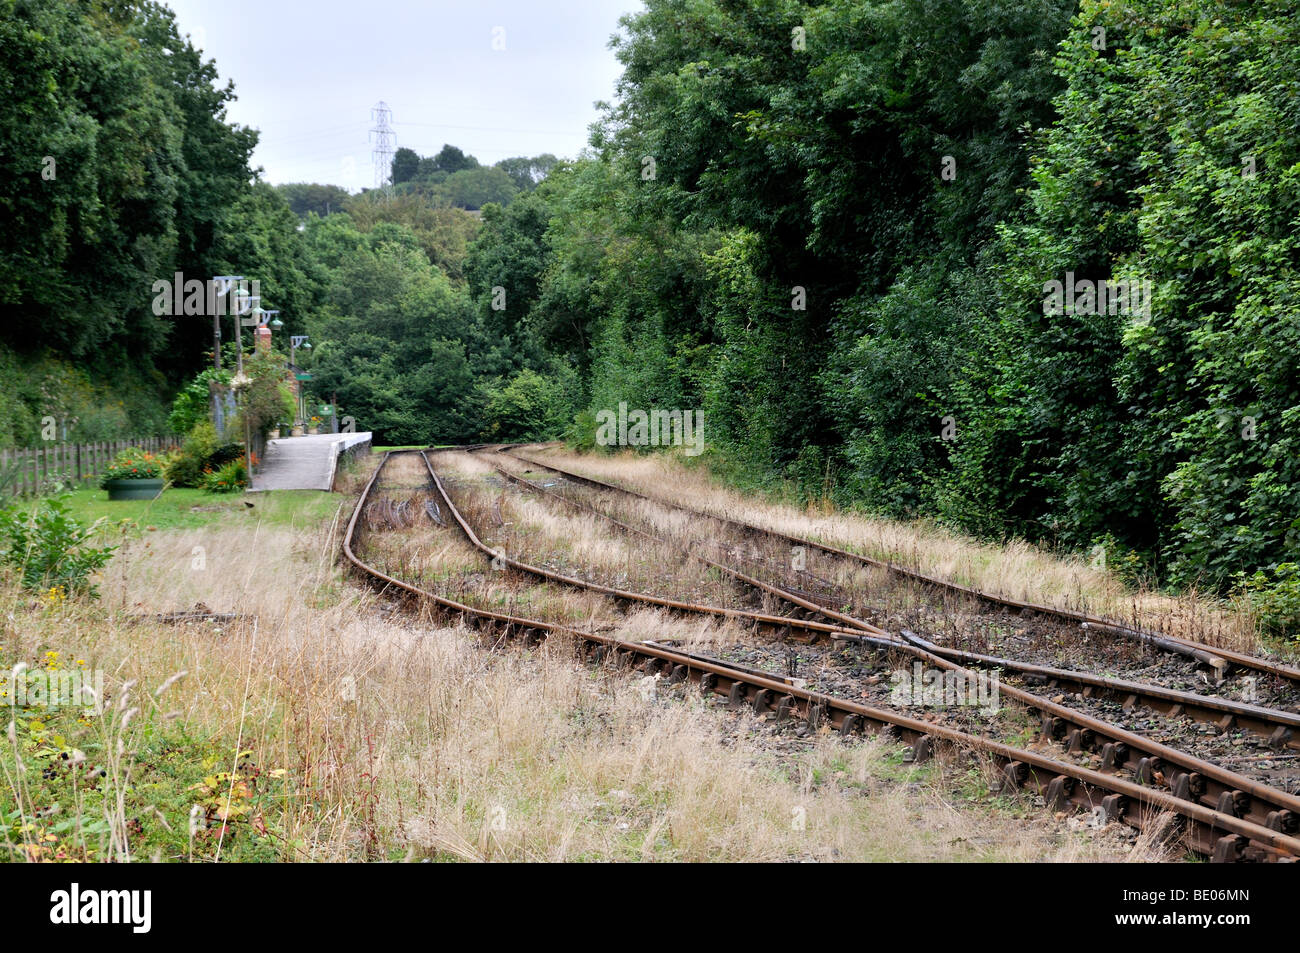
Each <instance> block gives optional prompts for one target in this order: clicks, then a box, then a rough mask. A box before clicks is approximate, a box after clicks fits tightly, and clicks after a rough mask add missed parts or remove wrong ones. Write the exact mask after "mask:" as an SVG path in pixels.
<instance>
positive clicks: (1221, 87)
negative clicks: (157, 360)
mask: <svg viewBox="0 0 1300 953" xmlns="http://www.w3.org/2000/svg"><path fill="white" fill-rule="evenodd" d="M0 3H3V4H5V5H7V6H8V7H9V8H10V9H11V10H12V11H14V12H16V13H17V14H18V16H16V17H10V18H8V19H7V20H5V21H4V25H3V27H0V29H3V31H4V32H3V35H2V36H0V39H2V40H3V42H2V43H0V75H3V76H4V78H5V79H6V80H7V81H9V82H10V84H11V86H12V87H13V88H14V89H15V90H16V93H15V97H16V99H17V100H18V101H21V102H23V103H27V104H28V105H27V106H26V107H25V108H24V109H20V110H17V111H16V112H15V113H14V115H13V116H12V117H9V116H7V117H6V119H5V120H4V122H3V123H0V127H3V128H0V136H3V140H2V141H0V146H3V148H0V162H3V163H6V164H7V165H6V177H5V180H4V184H3V185H0V189H4V190H5V191H3V192H0V208H4V209H5V210H6V214H7V215H9V216H10V217H11V218H12V219H13V221H14V223H15V227H14V228H12V229H10V230H7V232H6V235H5V236H0V271H2V272H3V274H0V287H4V288H5V290H4V292H2V293H4V294H5V295H6V298H5V301H6V302H7V303H9V304H10V305H16V310H17V312H18V314H19V315H20V316H22V317H24V318H26V319H28V321H29V322H30V324H29V323H27V322H19V323H16V324H14V325H12V326H10V328H9V330H7V331H6V332H5V335H6V336H5V341H6V343H7V344H8V346H9V347H10V348H11V349H13V350H14V351H16V352H17V351H21V352H22V353H23V354H24V355H29V356H30V355H32V354H34V353H35V350H34V349H38V348H53V349H55V350H57V351H58V353H59V354H60V355H66V356H69V357H71V358H74V359H75V358H77V357H78V356H79V355H84V356H87V361H88V362H92V360H91V358H89V355H90V354H91V353H92V351H93V352H96V353H99V352H100V351H101V350H103V353H106V354H112V353H114V351H113V348H114V347H116V348H117V349H118V351H117V353H120V352H121V350H122V349H123V348H126V347H128V346H131V347H138V348H139V349H140V350H139V353H142V354H145V355H149V354H157V353H158V352H159V349H160V347H161V346H162V344H161V342H163V341H165V340H170V338H169V337H168V335H169V334H170V335H171V337H172V338H176V339H177V340H180V341H184V342H191V343H190V344H186V345H185V346H182V347H179V348H178V349H177V350H176V352H175V353H176V355H177V358H176V359H177V360H178V361H182V360H183V361H184V362H185V370H186V374H187V375H192V374H193V373H195V372H196V371H197V370H199V368H200V366H201V363H200V361H199V360H198V358H199V357H200V356H201V350H202V347H204V346H208V345H209V344H210V334H211V329H210V326H209V327H207V328H204V327H203V326H202V324H203V322H202V321H200V320H196V321H190V322H189V323H188V324H187V323H184V322H182V321H180V320H179V319H176V320H174V321H173V322H172V326H171V330H170V331H167V330H166V328H165V327H164V326H162V325H161V323H160V322H159V320H158V319H157V318H155V317H154V316H153V315H152V314H149V313H148V311H147V308H146V306H145V299H142V300H141V301H136V299H135V298H132V297H131V295H133V294H135V291H133V290H131V289H134V288H138V287H139V284H140V282H141V281H143V280H144V279H145V278H146V277H147V276H151V275H154V274H156V273H161V274H166V273H167V272H168V271H169V270H170V269H171V268H172V267H173V265H176V266H177V267H179V266H180V263H184V266H185V267H186V268H187V269H188V268H191V267H192V268H194V269H195V270H196V271H197V273H199V274H205V275H206V274H217V273H223V272H224V273H242V274H245V275H249V276H256V277H259V278H260V279H261V280H262V292H263V296H264V298H265V299H266V301H265V302H264V303H269V305H270V306H272V307H277V308H280V309H282V312H283V319H284V320H285V322H286V325H287V327H286V329H285V332H283V333H282V334H281V335H280V337H278V338H277V341H278V342H280V341H283V338H284V336H285V335H287V334H288V333H310V335H311V338H312V341H313V343H314V348H313V350H312V351H311V352H310V353H309V354H308V353H304V352H302V351H300V352H299V353H298V355H297V362H298V364H299V365H300V369H306V370H309V371H310V372H311V373H312V375H313V380H312V382H311V384H310V388H309V389H310V394H311V397H312V400H313V401H315V402H322V401H331V400H333V399H334V398H335V397H336V398H337V403H338V405H339V408H340V411H341V413H342V414H344V415H346V416H350V417H352V418H354V421H355V425H356V427H357V428H359V429H367V430H373V431H375V433H376V442H378V443H383V444H412V443H422V442H439V443H445V442H455V441H472V440H478V439H483V438H485V437H486V438H492V439H502V440H508V439H533V438H540V437H550V436H556V435H559V434H560V433H562V432H565V431H567V432H568V434H569V435H570V436H571V437H572V438H573V439H575V440H577V441H578V442H579V443H580V444H582V445H586V446H591V445H594V442H595V432H596V421H597V414H598V413H599V412H600V411H611V410H613V409H615V408H617V407H618V406H619V405H620V404H623V403H625V404H627V405H628V406H630V407H637V408H667V409H694V410H700V411H702V412H703V415H704V421H705V425H704V431H703V435H704V440H705V443H706V445H707V447H708V450H709V452H710V453H711V454H712V455H713V458H712V459H713V462H714V463H715V464H717V465H720V466H724V467H728V468H730V469H731V470H732V472H737V473H741V472H743V473H745V474H748V475H749V477H750V478H751V479H757V480H760V481H769V482H773V483H775V482H778V481H786V482H787V483H792V484H793V485H794V486H795V487H796V488H797V489H798V491H799V492H800V493H801V494H803V495H804V496H805V497H820V496H825V495H830V496H832V497H834V498H835V499H836V500H838V501H839V502H841V503H844V504H851V505H859V506H863V507H866V508H869V509H871V510H873V511H877V512H881V513H885V514H889V515H895V516H926V517H932V518H936V519H940V520H943V521H945V522H947V523H948V524H950V525H953V526H957V527H960V528H963V529H966V530H969V531H973V532H976V533H979V534H981V535H986V536H990V537H995V538H999V537H1009V536H1018V537H1026V538H1029V539H1033V540H1036V541H1041V542H1044V543H1046V544H1049V545H1060V546H1064V547H1069V548H1074V549H1091V548H1092V547H1094V546H1097V545H1101V546H1104V548H1105V551H1106V553H1107V558H1108V560H1110V561H1111V563H1112V564H1113V565H1121V566H1123V567H1124V572H1125V573H1126V574H1127V575H1129V576H1130V577H1131V576H1134V575H1138V574H1143V575H1149V576H1151V577H1153V578H1156V579H1158V580H1159V581H1161V582H1168V583H1173V584H1180V585H1181V584H1189V583H1193V582H1201V583H1208V584H1210V585H1214V586H1221V587H1227V586H1230V585H1232V584H1233V582H1234V580H1237V581H1240V582H1241V583H1242V584H1245V585H1247V586H1248V587H1249V588H1250V589H1251V591H1252V592H1253V593H1255V596H1256V597H1257V598H1256V601H1257V602H1258V603H1259V604H1261V605H1264V604H1268V605H1271V606H1272V607H1273V608H1272V609H1271V610H1270V611H1271V612H1272V613H1273V615H1274V616H1278V617H1285V616H1286V613H1287V612H1289V611H1290V609H1289V608H1288V606H1289V605H1290V603H1289V602H1288V601H1287V600H1288V599H1289V595H1288V593H1289V592H1290V591H1291V589H1293V588H1294V571H1293V569H1291V568H1290V567H1291V566H1292V565H1293V564H1295V563H1297V562H1300V554H1298V553H1297V549H1300V469H1297V464H1296V462H1295V460H1296V454H1295V452H1294V446H1293V437H1292V436H1291V434H1290V429H1291V427H1292V426H1293V425H1294V424H1295V423H1296V422H1297V421H1300V373H1297V371H1298V370H1300V368H1297V366H1296V365H1297V363H1298V362H1300V328H1298V326H1297V324H1296V322H1295V320H1294V317H1293V311H1294V302H1293V299H1294V298H1295V297H1296V296H1297V293H1298V292H1300V288H1298V287H1297V279H1296V278H1295V264H1296V261H1297V252H1298V251H1300V247H1298V244H1300V229H1297V224H1298V222H1297V218H1298V212H1300V197H1298V196H1300V190H1297V188H1296V186H1297V181H1296V180H1297V178H1298V177H1300V156H1298V154H1297V153H1298V152H1300V115H1298V113H1300V95H1297V93H1298V92H1300V90H1298V89H1297V82H1298V81H1297V79H1296V77H1297V76H1300V70H1298V69H1297V67H1298V66H1300V44H1298V43H1297V42H1296V41H1297V40H1300V35H1298V34H1300V21H1297V20H1296V18H1295V17H1294V16H1293V15H1292V10H1291V7H1290V5H1289V4H1288V3H1285V2H1283V0H1258V2H1251V3H1245V2H1237V0H1234V2H1229V3H1224V2H1221V0H1180V2H1178V3H1175V4H1168V3H1165V2H1162V0H1081V2H1067V0H886V2H863V0H821V2H815V3H814V2H798V0H647V3H646V6H645V9H644V11H642V12H640V13H638V14H635V15H631V16H629V17H627V18H625V19H624V21H623V24H622V32H621V34H620V36H619V37H618V39H617V40H616V42H615V49H616V53H617V55H618V57H619V59H620V60H621V62H622V64H623V67H624V73H623V77H622V79H621V81H620V84H619V88H618V89H617V91H616V92H617V94H618V96H617V100H616V102H615V104H614V105H611V106H608V107H607V110H606V114H605V117H604V120H603V121H602V122H601V123H599V124H598V125H597V126H596V127H594V129H593V132H592V138H591V149H590V150H589V151H588V152H587V153H585V154H584V155H583V157H581V158H580V159H578V160H576V161H571V162H557V161H556V160H555V158H554V157H553V156H549V155H543V156H537V157H533V158H526V157H517V158H512V159H507V160H503V161H502V162H499V163H497V164H496V165H495V166H485V165H483V164H481V163H480V162H479V161H478V160H477V159H475V157H474V156H472V155H468V154H466V153H465V152H464V151H463V150H461V149H459V148H457V147H455V146H451V145H447V146H444V147H443V148H442V149H441V150H440V151H439V152H438V153H437V154H435V155H432V156H420V155H419V154H418V153H416V152H415V151H413V150H410V149H399V150H398V151H397V153H396V155H395V156H394V160H393V167H392V179H393V183H394V186H393V188H392V189H391V190H376V191H367V192H364V193H363V194H361V195H357V196H345V195H343V194H342V193H341V192H340V190H338V189H336V188H335V187H333V186H325V185H312V184H296V185H290V186H281V187H280V188H278V189H273V188H270V187H269V186H266V185H264V184H261V183H258V182H256V181H253V182H252V184H250V182H249V179H250V175H249V172H248V170H247V164H246V160H247V155H248V150H249V149H250V148H251V146H252V143H253V135H252V133H250V132H248V131H246V130H240V129H238V128H233V127H231V126H229V125H227V124H226V123H224V121H223V115H224V114H223V112H222V103H223V102H224V101H225V99H226V97H227V96H228V95H229V91H228V90H221V89H219V88H217V87H216V86H215V85H214V83H213V81H214V79H215V72H214V71H213V68H212V66H211V64H201V63H200V62H199V60H198V57H197V54H195V53H194V52H193V51H192V50H191V49H190V48H189V47H188V46H187V45H185V44H183V43H181V42H180V41H178V40H176V39H175V37H174V28H173V27H172V26H171V23H170V18H169V17H168V16H167V15H166V14H165V13H164V12H162V11H160V10H159V9H157V8H155V7H153V6H152V5H150V4H148V3H142V2H136V3H127V4H111V5H110V4H107V3H106V2H103V0H101V2H100V3H96V2H92V0H85V2H84V3H82V4H78V5H65V6H63V7H60V8H58V9H55V8H53V7H50V8H49V9H47V8H46V7H47V5H34V4H25V3H20V2H18V0H0ZM94 11H98V12H97V13H95V12H94ZM131 37H137V38H145V39H146V42H143V43H138V42H137V43H132V42H128V39H129V38H131ZM50 38H56V39H50ZM164 42H165V43H166V44H167V45H168V47H169V48H171V49H172V50H173V52H174V54H175V55H173V56H171V57H167V58H165V61H164V58H162V57H160V56H159V55H158V53H157V49H156V47H157V46H159V45H160V44H162V43H164ZM56 48H57V49H61V50H64V51H65V53H64V55H62V56H60V57H56V56H54V55H53V53H52V50H54V49H56ZM69 63H73V64H78V65H77V66H76V69H78V70H80V71H81V74H82V75H85V76H91V77H97V79H95V80H94V81H93V82H88V83H82V84H77V83H73V82H71V80H70V78H69V74H68V72H67V71H68V70H70V69H72V68H73V67H72V66H69V65H68V64H69ZM20 67H21V68H20ZM182 68H184V70H186V71H188V72H186V73H185V75H187V76H189V77H191V80H193V79H194V78H195V77H197V81H190V82H186V83H181V82H179V80H178V76H180V75H181V70H182ZM51 89H52V90H54V91H55V92H54V93H47V92H46V91H47V90H51ZM200 114H201V115H200ZM181 117H186V118H185V121H181ZM128 126H129V127H130V128H131V129H132V130H144V131H145V134H147V136H148V137H149V141H150V142H152V143H155V145H153V146H151V147H150V148H148V149H146V148H144V147H142V145H141V138H142V136H143V135H144V134H141V133H138V132H137V133H136V134H133V136H132V137H130V138H129V140H128V137H126V136H125V135H124V134H122V133H121V130H123V129H125V128H127V127H128ZM47 127H48V128H52V129H55V130H57V137H56V138H57V139H58V141H59V142H61V143H63V145H61V146H60V147H59V148H55V147H54V146H49V147H46V146H44V145H42V146H40V147H35V146H33V145H31V143H32V142H35V141H37V139H38V138H39V137H36V136H35V132H34V130H37V129H41V128H47ZM60 149H62V150H63V152H64V153H66V154H67V155H73V156H82V157H83V158H82V159H81V160H79V161H71V162H64V161H63V160H60V162H61V164H60V166H59V168H60V173H59V178H58V179H57V180H56V182H57V183H58V187H57V188H50V187H49V186H51V185H53V184H54V183H43V182H42V181H41V178H40V162H39V158H40V157H39V156H37V155H36V154H35V152H41V154H42V155H43V154H44V152H42V150H47V151H49V152H51V153H56V152H59V151H60ZM33 150H35V152H34V151H33ZM150 164H152V166H150ZM146 166H148V167H149V168H150V174H147V175H146V174H143V173H142V170H143V169H145V167H146ZM154 167H157V168H154ZM65 168H66V169H67V173H66V175H67V178H66V179H65V178H64V177H63V176H64V171H63V170H64V169H65ZM253 178H254V179H255V177H253ZM65 182H66V186H65ZM128 205H129V207H130V209H131V210H132V211H131V214H129V215H128V214H125V209H126V208H127V207H128ZM471 211H473V212H475V213H478V212H480V211H481V215H476V214H471ZM227 215H236V216H238V223H239V225H238V228H234V227H229V220H228V219H226V218H223V216H227ZM300 229H301V230H300ZM27 232H30V233H31V234H36V235H39V236H41V238H40V242H41V243H44V244H40V243H38V244H37V245H28V244H24V242H23V241H22V240H21V239H20V237H19V236H20V234H25V233H27ZM128 249H129V252H128V251H126V250H128ZM1101 281H1107V282H1124V283H1126V284H1125V285H1124V287H1125V289H1126V292H1125V293H1126V296H1127V297H1126V299H1125V301H1124V302H1123V303H1122V304H1121V305H1119V306H1118V307H1114V308H1110V309H1108V308H1107V307H1106V306H1105V303H1104V302H1103V303H1102V305H1101V306H1100V307H1099V306H1098V303H1097V300H1096V297H1095V296H1094V295H1092V292H1091V291H1089V292H1088V295H1089V296H1088V297H1085V298H1080V299H1079V300H1078V302H1077V303H1078V304H1079V305H1080V306H1079V307H1078V308H1076V307H1074V304H1075V303H1076V301H1075V300H1073V298H1072V299H1071V301H1070V302H1069V304H1070V306H1069V307H1066V308H1063V309H1057V308H1055V307H1054V306H1053V300H1054V299H1053V296H1052V294H1051V293H1049V292H1050V289H1051V288H1052V284H1051V283H1053V282H1059V283H1061V286H1062V287H1067V286H1068V287H1070V288H1076V287H1079V288H1081V287H1084V284H1083V283H1085V282H1087V283H1091V282H1101ZM1088 287H1089V288H1092V287H1094V286H1092V285H1088ZM1128 289H1149V292H1150V293H1149V296H1146V295H1143V296H1142V297H1141V298H1139V297H1137V296H1136V295H1132V294H1129V291H1128ZM92 291H93V292H95V293H96V294H102V296H101V297H99V298H95V299H94V301H93V302H91V303H90V304H89V305H86V306H85V307H82V306H81V304H82V302H83V301H84V300H85V299H87V296H88V295H89V294H90V292H92ZM1057 296H1058V297H1060V295H1059V293H1058V295H1057ZM1139 301H1140V302H1141V304H1140V305H1139ZM70 302H71V303H72V307H71V309H70V310H68V305H69V303H70ZM137 305H138V306H137ZM56 311H57V313H58V314H60V315H62V316H63V317H62V320H58V321H50V320H47V319H48V318H49V317H50V316H52V315H54V314H55V313H56ZM69 314H71V318H69V317H68V316H67V315H69ZM181 328H184V330H183V332H182V331H181V330H180V329H181ZM204 334H207V335H209V337H208V338H207V339H206V340H205V339H204V337H203V336H204ZM105 343H107V345H108V347H107V348H106V349H103V348H101V345H103V344H105ZM277 346H278V347H281V348H283V344H282V343H278V344H277ZM4 359H5V357H4V355H3V353H0V361H3V360H4ZM33 393H35V391H33V389H32V388H31V387H27V388H26V390H24V389H22V388H7V387H0V409H6V408H10V407H13V408H17V409H16V411H14V416H13V418H12V420H11V421H8V422H4V423H0V426H3V427H8V428H9V432H8V434H6V433H4V432H3V431H0V436H9V435H10V434H12V435H13V436H10V439H17V438H18V437H17V435H18V433H19V432H20V431H21V432H22V433H30V432H31V430H32V427H33V423H32V421H33V420H34V419H37V418H39V416H40V414H39V413H38V411H39V410H40V406H39V400H34V399H33V397H32V394H33ZM195 393H196V394H197V390H196V391H195ZM90 403H94V402H93V401H90ZM187 408H188V409H187ZM176 410H177V417H176V421H175V425H176V426H178V427H184V426H185V425H186V424H191V425H192V420H193V419H194V414H193V407H190V405H189V404H185V402H184V401H180V402H178V404H177V408H176ZM86 413H87V414H89V413H90V411H87V412H86ZM1247 580H1248V582H1247ZM1288 587H1290V588H1288ZM1269 599H1273V601H1272V602H1271V603H1270V602H1269Z"/></svg>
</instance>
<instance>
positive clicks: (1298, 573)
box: [1237, 563, 1300, 641]
mask: <svg viewBox="0 0 1300 953" xmlns="http://www.w3.org/2000/svg"><path fill="white" fill-rule="evenodd" d="M1237 580H1238V583H1239V586H1240V591H1241V594H1242V596H1243V597H1244V598H1245V599H1246V600H1247V601H1248V602H1249V603H1250V607H1251V608H1252V609H1253V610H1254V612H1255V618H1256V619H1257V620H1258V622H1259V627H1260V629H1261V630H1263V632H1264V633H1265V634H1266V635H1274V636H1286V637H1289V638H1292V639H1295V640H1297V641H1300V565H1297V564H1296V563H1279V564H1278V565H1277V566H1276V567H1275V568H1274V569H1273V570H1272V572H1265V571H1263V570H1259V571H1257V572H1256V573H1255V575H1253V576H1250V577H1246V576H1245V574H1244V573H1239V574H1238V575H1237Z"/></svg>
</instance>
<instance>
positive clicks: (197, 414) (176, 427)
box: [167, 367, 230, 434]
mask: <svg viewBox="0 0 1300 953" xmlns="http://www.w3.org/2000/svg"><path fill="white" fill-rule="evenodd" d="M212 381H216V382H217V383H219V384H229V383H230V374H229V372H227V371H219V370H217V369H216V368H212V367H210V368H208V369H207V370H206V371H203V372H202V373H201V374H199V375H198V376H197V377H195V378H194V380H192V381H190V382H189V383H188V384H186V385H185V386H184V387H183V388H181V391H180V393H178V394H177V395H176V399H175V400H174V401H172V411H171V414H170V415H169V416H168V417H167V423H168V424H169V425H170V426H171V428H172V432H173V433H178V434H188V433H192V432H193V430H194V427H195V425H197V424H199V423H201V422H202V421H204V420H205V419H207V416H208V403H209V400H210V399H211V382H212Z"/></svg>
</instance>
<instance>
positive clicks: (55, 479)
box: [0, 437, 175, 496]
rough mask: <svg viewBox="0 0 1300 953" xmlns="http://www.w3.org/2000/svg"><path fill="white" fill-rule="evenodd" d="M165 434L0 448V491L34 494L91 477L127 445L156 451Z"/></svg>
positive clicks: (163, 445) (161, 447)
mask: <svg viewBox="0 0 1300 953" xmlns="http://www.w3.org/2000/svg"><path fill="white" fill-rule="evenodd" d="M174 443H175V440H173V439H170V438H167V437H130V438H127V439H125V440H104V441H97V442H95V443H51V444H49V445H48V446H45V447H35V448H31V449H25V450H0V495H9V496H23V495H27V496H35V495H38V494H40V493H46V492H49V491H50V489H52V488H53V487H54V485H55V484H58V483H64V484H76V485H78V486H79V485H81V484H83V483H88V482H90V481H92V480H94V479H95V478H96V477H98V476H99V474H100V473H102V472H103V470H104V468H105V467H106V466H108V464H109V463H110V462H112V460H113V458H114V457H116V456H117V455H118V453H120V452H121V451H123V450H125V449H126V448H127V447H140V448H141V449H143V450H149V451H153V452H155V453H156V452H158V451H160V450H164V449H166V448H168V447H171V446H172V445H173V444H174Z"/></svg>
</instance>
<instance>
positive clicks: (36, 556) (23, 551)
mask: <svg viewBox="0 0 1300 953" xmlns="http://www.w3.org/2000/svg"><path fill="white" fill-rule="evenodd" d="M98 531H99V526H98V524H95V525H91V526H83V525H81V523H79V522H78V521H77V519H76V518H75V517H74V516H72V514H71V513H70V512H69V506H68V499H67V497H51V498H46V499H43V500H40V501H39V502H38V503H37V504H36V506H35V507H34V508H29V507H27V506H26V505H23V504H11V505H10V506H8V507H5V508H3V509H0V565H3V566H10V567H13V568H14V569H16V570H17V571H18V572H19V574H20V578H21V579H22V584H23V586H24V587H25V588H27V589H32V590H38V591H45V592H46V593H48V594H49V595H51V596H52V598H53V599H54V600H58V599H61V598H63V597H66V596H69V595H74V594H84V595H87V596H89V597H90V598H92V599H93V598H97V597H98V596H99V591H98V588H97V587H96V586H95V585H94V584H93V583H92V581H91V576H92V575H93V574H94V573H95V572H96V571H98V570H100V569H102V568H103V567H104V566H105V565H107V563H108V561H109V560H110V559H112V558H113V553H114V551H115V550H116V549H117V547H116V546H91V545H90V543H91V542H92V541H93V540H94V538H95V536H96V535H97V533H98Z"/></svg>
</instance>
